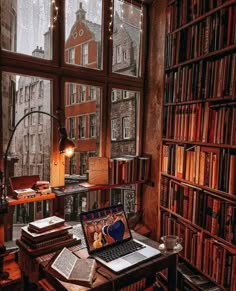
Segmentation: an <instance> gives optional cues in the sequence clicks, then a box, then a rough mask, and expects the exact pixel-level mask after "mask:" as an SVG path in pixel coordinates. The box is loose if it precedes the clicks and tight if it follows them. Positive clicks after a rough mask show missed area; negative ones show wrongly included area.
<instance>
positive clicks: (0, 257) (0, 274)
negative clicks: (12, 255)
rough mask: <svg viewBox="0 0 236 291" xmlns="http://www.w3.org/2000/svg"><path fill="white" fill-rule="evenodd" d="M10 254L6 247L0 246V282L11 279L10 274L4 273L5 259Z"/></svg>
mask: <svg viewBox="0 0 236 291" xmlns="http://www.w3.org/2000/svg"><path fill="white" fill-rule="evenodd" d="M7 254H8V252H6V247H5V246H0V280H7V279H8V277H9V273H8V272H4V271H3V264H4V257H5V256H6V255H7Z"/></svg>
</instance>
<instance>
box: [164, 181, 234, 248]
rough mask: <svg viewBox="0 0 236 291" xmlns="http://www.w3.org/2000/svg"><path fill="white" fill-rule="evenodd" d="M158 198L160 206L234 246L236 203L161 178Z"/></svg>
mask: <svg viewBox="0 0 236 291" xmlns="http://www.w3.org/2000/svg"><path fill="white" fill-rule="evenodd" d="M160 199H161V200H160V203H161V205H162V206H163V207H165V208H168V209H169V210H171V211H172V212H175V213H176V214H179V215H181V216H182V217H184V218H185V219H188V220H189V221H191V223H193V224H196V225H198V226H200V227H202V228H204V229H205V230H207V231H209V232H210V233H211V234H213V235H217V236H218V237H221V238H223V239H224V240H226V241H228V242H230V243H232V244H236V203H233V202H229V200H226V199H223V198H222V197H218V196H216V195H214V194H213V193H210V192H207V191H204V190H201V189H198V188H194V187H191V186H188V185H186V184H184V183H180V182H177V181H175V180H171V179H169V178H168V177H164V176H163V177H162V179H161V195H160Z"/></svg>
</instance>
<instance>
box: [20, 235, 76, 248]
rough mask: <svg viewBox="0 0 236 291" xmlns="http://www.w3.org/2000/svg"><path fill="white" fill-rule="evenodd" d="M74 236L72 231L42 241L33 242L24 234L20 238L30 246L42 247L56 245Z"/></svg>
mask: <svg viewBox="0 0 236 291" xmlns="http://www.w3.org/2000/svg"><path fill="white" fill-rule="evenodd" d="M73 236H74V235H73V234H72V233H65V234H61V235H59V236H57V237H54V238H49V239H46V240H44V241H42V242H32V241H31V240H29V239H28V238H26V237H25V236H24V235H22V236H21V237H20V239H21V240H22V241H23V242H24V243H26V244H27V245H28V246H29V247H31V248H32V249H40V248H45V247H50V246H52V245H55V244H57V243H61V242H63V241H66V240H68V239H70V238H73Z"/></svg>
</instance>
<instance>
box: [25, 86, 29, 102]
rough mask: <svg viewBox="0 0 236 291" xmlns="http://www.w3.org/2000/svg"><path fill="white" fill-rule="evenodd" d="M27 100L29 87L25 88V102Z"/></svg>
mask: <svg viewBox="0 0 236 291" xmlns="http://www.w3.org/2000/svg"><path fill="white" fill-rule="evenodd" d="M28 100H29V87H28V86H26V87H25V102H26V101H28Z"/></svg>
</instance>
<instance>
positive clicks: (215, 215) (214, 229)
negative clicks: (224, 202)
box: [211, 199, 221, 235]
mask: <svg viewBox="0 0 236 291" xmlns="http://www.w3.org/2000/svg"><path fill="white" fill-rule="evenodd" d="M220 204H221V202H220V200H219V199H213V206H212V220H211V233H212V234H214V235H217V234H218V228H219V222H218V220H219V213H220Z"/></svg>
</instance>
